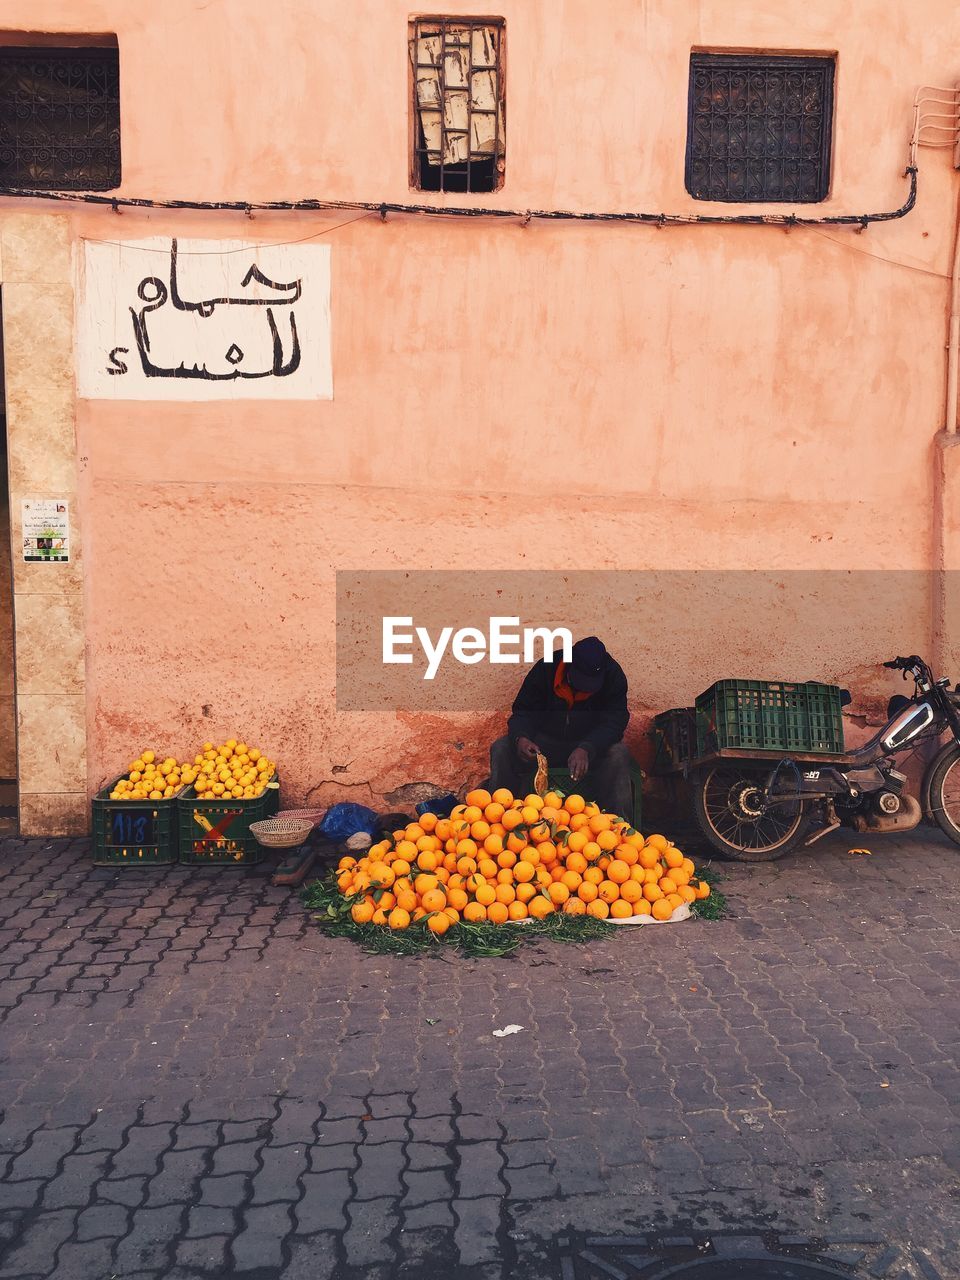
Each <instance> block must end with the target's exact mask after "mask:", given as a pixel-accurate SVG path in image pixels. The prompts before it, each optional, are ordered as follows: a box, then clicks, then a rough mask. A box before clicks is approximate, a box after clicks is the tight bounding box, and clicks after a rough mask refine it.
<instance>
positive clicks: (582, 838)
mask: <svg viewBox="0 0 960 1280" xmlns="http://www.w3.org/2000/svg"><path fill="white" fill-rule="evenodd" d="M588 838H589V837H588V836H587V833H586V832H585V831H571V832H570V834H569V835H568V836H567V848H568V849H569V850H570V852H571V853H582V852H583V846H584V845H585V844H586V843H587V840H588Z"/></svg>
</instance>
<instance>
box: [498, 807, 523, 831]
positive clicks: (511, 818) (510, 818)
mask: <svg viewBox="0 0 960 1280" xmlns="http://www.w3.org/2000/svg"><path fill="white" fill-rule="evenodd" d="M502 821H503V825H504V826H505V827H506V829H507V830H508V831H512V830H513V828H514V827H519V826H520V824H521V822H523V814H522V813H520V812H519V811H518V810H517V809H508V810H507V811H506V813H505V814H504V815H503V819H502Z"/></svg>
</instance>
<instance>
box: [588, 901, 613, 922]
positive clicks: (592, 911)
mask: <svg viewBox="0 0 960 1280" xmlns="http://www.w3.org/2000/svg"><path fill="white" fill-rule="evenodd" d="M609 914H610V908H609V907H608V906H607V904H606V903H605V902H604V901H603V899H602V898H597V899H595V901H593V902H588V903H587V915H588V916H593V918H594V919H595V920H606V918H607V916H608V915H609Z"/></svg>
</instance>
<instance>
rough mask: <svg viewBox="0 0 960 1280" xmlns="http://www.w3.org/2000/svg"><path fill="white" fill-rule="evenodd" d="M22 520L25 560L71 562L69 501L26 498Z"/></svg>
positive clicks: (23, 504)
mask: <svg viewBox="0 0 960 1280" xmlns="http://www.w3.org/2000/svg"><path fill="white" fill-rule="evenodd" d="M21 519H22V526H23V558H24V560H26V561H29V562H39V561H45V560H46V561H51V562H56V563H59V564H68V563H69V561H70V511H69V508H68V504H67V502H66V500H65V499H61V498H40V499H34V498H25V499H24V500H23V503H22V512H21Z"/></svg>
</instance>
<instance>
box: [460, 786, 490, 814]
mask: <svg viewBox="0 0 960 1280" xmlns="http://www.w3.org/2000/svg"><path fill="white" fill-rule="evenodd" d="M464 799H465V800H466V802H467V804H475V805H476V806H477V808H478V809H485V808H486V807H487V805H488V804H489V803H490V801H491V800H492V799H493V796H492V795H491V794H490V792H489V791H484V789H483V787H477V789H476V790H475V791H468V792H467V794H466V796H465V797H464Z"/></svg>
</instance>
